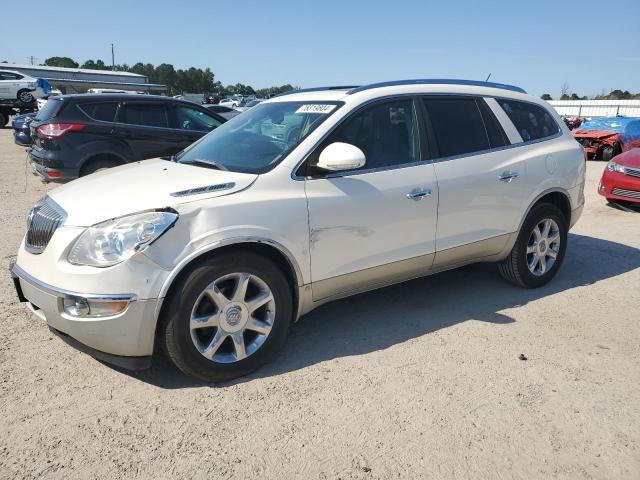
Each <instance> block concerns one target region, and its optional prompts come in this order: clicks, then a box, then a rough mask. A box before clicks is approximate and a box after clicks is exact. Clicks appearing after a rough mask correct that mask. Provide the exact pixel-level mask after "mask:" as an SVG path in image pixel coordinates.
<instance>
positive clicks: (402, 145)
mask: <svg viewBox="0 0 640 480" xmlns="http://www.w3.org/2000/svg"><path fill="white" fill-rule="evenodd" d="M333 142H344V143H350V144H351V145H355V146H356V147H358V148H359V149H360V150H362V151H363V152H364V154H365V157H366V160H367V163H366V165H365V166H364V167H363V168H364V169H370V168H379V167H388V166H392V165H402V164H404V163H411V162H416V161H419V160H420V140H419V133H418V120H417V115H416V109H415V105H414V103H413V100H397V101H393V102H385V103H382V104H379V105H375V106H373V107H370V108H367V109H365V110H363V111H362V112H360V113H356V114H355V115H354V116H353V117H351V118H350V119H349V120H347V121H346V122H345V123H344V124H343V125H341V126H340V127H338V129H337V130H336V131H335V132H334V133H333V134H332V135H331V137H330V138H329V140H327V141H326V142H325V143H324V144H323V146H327V145H329V144H331V143H333Z"/></svg>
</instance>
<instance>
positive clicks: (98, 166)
mask: <svg viewBox="0 0 640 480" xmlns="http://www.w3.org/2000/svg"><path fill="white" fill-rule="evenodd" d="M118 165H120V164H119V163H118V162H116V161H115V160H109V159H107V158H98V159H95V160H89V161H88V162H87V163H85V164H84V165H83V166H82V169H81V170H80V176H81V177H84V176H85V175H90V174H92V173H95V172H97V171H99V170H106V169H107V168H113V167H117V166H118Z"/></svg>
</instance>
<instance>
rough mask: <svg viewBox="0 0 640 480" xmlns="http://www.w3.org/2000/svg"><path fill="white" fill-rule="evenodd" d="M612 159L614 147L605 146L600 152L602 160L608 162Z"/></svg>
mask: <svg viewBox="0 0 640 480" xmlns="http://www.w3.org/2000/svg"><path fill="white" fill-rule="evenodd" d="M612 158H613V147H612V146H611V145H605V146H604V147H602V150H601V151H600V159H601V160H602V161H603V162H608V161H609V160H611V159H612Z"/></svg>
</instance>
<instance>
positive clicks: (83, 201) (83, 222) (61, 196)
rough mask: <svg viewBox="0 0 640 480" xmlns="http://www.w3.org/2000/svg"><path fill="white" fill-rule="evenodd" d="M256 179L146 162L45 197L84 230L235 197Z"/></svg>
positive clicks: (91, 177)
mask: <svg viewBox="0 0 640 480" xmlns="http://www.w3.org/2000/svg"><path fill="white" fill-rule="evenodd" d="M257 177H258V176H257V175H253V174H248V173H237V172H226V171H222V170H213V169H209V168H203V167H197V166H194V165H184V164H180V163H175V162H169V161H167V160H162V159H152V160H145V161H143V162H134V163H130V164H127V165H122V166H120V167H115V168H111V169H108V170H104V171H101V172H97V173H94V174H92V175H89V176H87V177H83V178H79V179H77V180H74V181H73V182H70V183H67V184H66V185H62V186H60V187H58V188H56V189H55V190H52V191H51V192H49V194H48V195H49V197H50V198H51V199H52V200H53V201H54V202H56V203H57V204H58V205H59V206H60V207H62V208H63V209H64V211H65V212H66V213H67V219H66V221H65V224H66V225H69V226H79V227H88V226H90V225H94V224H96V223H99V222H103V221H105V220H109V219H111V218H116V217H121V216H123V215H127V214H130V213H136V212H141V211H144V210H151V209H155V208H167V207H172V206H176V205H179V204H182V203H187V202H192V201H194V200H202V199H205V198H212V197H219V196H222V195H229V194H232V193H236V192H239V191H241V190H244V189H245V188H248V187H249V186H251V184H252V183H253V182H254V181H255V179H256V178H257Z"/></svg>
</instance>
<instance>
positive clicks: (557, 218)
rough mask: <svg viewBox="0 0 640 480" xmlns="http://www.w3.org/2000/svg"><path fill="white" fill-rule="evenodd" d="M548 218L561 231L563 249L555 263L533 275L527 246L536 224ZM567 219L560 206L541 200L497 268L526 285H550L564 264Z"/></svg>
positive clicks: (535, 286)
mask: <svg viewBox="0 0 640 480" xmlns="http://www.w3.org/2000/svg"><path fill="white" fill-rule="evenodd" d="M545 219H551V220H553V221H554V222H555V223H556V224H557V226H558V230H559V234H560V248H559V251H558V253H557V257H556V259H555V262H554V264H553V266H552V267H551V268H550V269H549V270H548V271H547V272H546V273H544V274H542V275H540V276H536V275H534V274H533V273H532V272H531V271H530V270H529V267H528V264H527V246H528V243H529V239H530V237H531V235H532V232H533V230H534V228H535V227H536V225H538V224H540V223H541V222H542V221H543V220H545ZM567 233H568V225H567V219H566V218H565V217H564V215H563V214H562V212H561V211H560V209H559V208H558V207H556V206H555V205H552V204H550V203H541V204H538V205H536V206H535V207H533V208H532V209H531V211H530V212H529V214H528V215H527V218H526V219H525V221H524V223H523V224H522V228H521V229H520V233H519V234H518V238H517V240H516V243H515V245H514V246H513V249H512V250H511V253H509V256H508V257H507V258H505V259H504V260H503V261H502V262H500V263H498V270H499V271H500V274H501V275H502V277H503V278H504V279H505V280H507V281H508V282H510V283H512V284H514V285H517V286H519V287H524V288H538V287H541V286H543V285H545V284H547V283H548V282H549V281H550V280H551V279H552V278H553V277H554V276H555V275H556V273H558V269H559V268H560V266H561V265H562V261H563V260H564V255H565V252H566V249H567Z"/></svg>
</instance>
